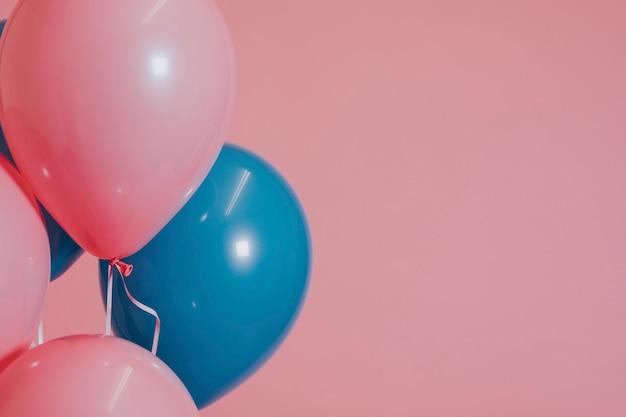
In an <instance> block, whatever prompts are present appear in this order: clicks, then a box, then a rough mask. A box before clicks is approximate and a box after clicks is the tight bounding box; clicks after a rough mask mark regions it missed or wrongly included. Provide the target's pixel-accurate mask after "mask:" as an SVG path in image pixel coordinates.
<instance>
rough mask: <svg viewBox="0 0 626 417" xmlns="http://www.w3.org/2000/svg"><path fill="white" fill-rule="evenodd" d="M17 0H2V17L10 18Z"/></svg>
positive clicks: (0, 15)
mask: <svg viewBox="0 0 626 417" xmlns="http://www.w3.org/2000/svg"><path fill="white" fill-rule="evenodd" d="M16 4H17V0H0V19H8V18H9V15H10V14H11V11H12V10H13V8H14V7H15V5H16Z"/></svg>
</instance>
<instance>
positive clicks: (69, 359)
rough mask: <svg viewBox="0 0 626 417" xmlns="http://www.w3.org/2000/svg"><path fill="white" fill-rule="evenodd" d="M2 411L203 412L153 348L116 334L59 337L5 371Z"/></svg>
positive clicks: (80, 416)
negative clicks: (148, 349) (143, 346)
mask: <svg viewBox="0 0 626 417" xmlns="http://www.w3.org/2000/svg"><path fill="white" fill-rule="evenodd" d="M0 415H1V416H11V417H39V416H50V417H61V416H63V417H85V416H90V417H127V416H150V417H172V416H177V417H192V416H193V417H198V416H199V413H198V410H197V409H196V407H195V405H194V403H193V400H192V399H191V397H190V396H189V393H188V392H187V391H186V390H185V387H184V386H183V384H182V383H181V382H180V380H179V379H178V378H177V377H176V375H175V374H174V373H173V372H172V371H171V370H170V369H169V368H168V367H167V365H165V364H164V363H163V362H162V361H160V360H159V359H158V358H157V357H155V356H154V355H152V354H151V353H150V352H148V351H146V350H144V349H142V348H140V347H139V346H137V345H134V344H132V343H130V342H127V341H126V340H123V339H119V338H116V337H111V336H70V337H65V338H62V339H56V340H53V341H50V342H47V343H44V344H42V345H40V346H37V347H35V348H34V349H31V350H29V351H28V352H26V353H25V354H24V355H22V356H20V357H19V358H18V359H17V360H15V361H14V362H13V363H12V364H11V365H9V366H8V367H7V369H6V370H5V371H4V372H3V373H2V374H0Z"/></svg>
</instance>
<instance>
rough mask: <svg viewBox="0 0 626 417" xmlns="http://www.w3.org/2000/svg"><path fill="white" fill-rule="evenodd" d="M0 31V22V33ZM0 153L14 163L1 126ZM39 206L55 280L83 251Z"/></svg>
mask: <svg viewBox="0 0 626 417" xmlns="http://www.w3.org/2000/svg"><path fill="white" fill-rule="evenodd" d="M1 32H2V22H0V33H1ZM0 154H2V155H4V156H5V157H6V158H7V159H8V160H9V162H11V163H14V162H13V158H12V157H11V152H9V148H8V147H7V144H6V141H5V139H4V133H3V132H2V127H0ZM40 208H41V212H42V213H43V218H44V221H45V224H46V231H47V232H48V243H49V244H50V257H51V269H50V280H55V279H56V278H58V277H60V276H61V275H62V274H63V273H64V272H65V271H67V270H68V269H69V267H70V266H72V265H73V264H74V262H76V260H77V259H78V258H80V256H81V255H82V254H83V252H84V251H83V249H82V248H81V247H80V246H78V244H77V243H76V242H74V241H73V240H72V238H71V237H70V236H69V235H68V234H67V233H66V232H65V230H63V229H62V228H61V226H59V224H58V223H57V222H56V221H55V220H54V219H53V218H52V216H51V215H50V213H48V212H47V211H46V209H44V208H43V207H40Z"/></svg>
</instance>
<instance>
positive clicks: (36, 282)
mask: <svg viewBox="0 0 626 417" xmlns="http://www.w3.org/2000/svg"><path fill="white" fill-rule="evenodd" d="M49 277H50V248H49V246H48V238H47V236H46V229H45V227H44V224H43V220H42V218H41V213H40V212H39V208H38V206H37V201H36V200H35V196H34V195H33V194H32V192H31V191H30V190H29V189H28V186H27V185H26V183H25V182H24V179H23V178H21V177H20V174H19V173H18V172H17V170H15V168H13V166H12V165H11V164H10V163H9V161H7V160H6V159H5V158H4V157H3V156H0V369H2V368H3V367H4V366H6V364H7V363H8V362H10V361H11V360H12V359H13V358H14V357H15V356H16V355H18V354H19V353H20V352H21V351H23V350H24V349H26V348H27V347H28V346H29V344H30V342H31V340H32V339H33V336H34V334H35V331H36V328H37V324H38V323H39V320H40V318H41V312H42V309H43V303H44V298H45V295H46V290H47V288H48V282H49Z"/></svg>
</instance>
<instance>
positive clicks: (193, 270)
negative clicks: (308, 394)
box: [100, 145, 310, 408]
mask: <svg viewBox="0 0 626 417" xmlns="http://www.w3.org/2000/svg"><path fill="white" fill-rule="evenodd" d="M124 262H128V263H130V264H133V265H134V267H135V268H134V272H133V274H132V275H131V276H130V277H128V278H127V279H126V281H127V284H128V288H129V290H130V292H131V294H132V295H133V296H134V297H135V298H137V299H138V300H139V301H141V302H142V303H144V304H146V305H148V306H150V307H152V308H154V309H155V310H156V311H157V313H158V314H159V316H160V318H161V338H160V342H159V345H158V352H157V355H158V356H159V357H160V358H161V359H163V360H164V361H165V362H166V363H167V364H168V365H169V366H170V367H171V368H172V370H173V371H174V372H176V373H177V375H178V376H179V377H180V378H181V380H182V381H183V383H185V385H186V386H187V389H189V392H191V395H192V397H193V398H194V400H195V401H196V405H198V407H199V408H202V407H205V406H206V405H208V404H210V403H211V402H213V401H215V400H216V399H218V398H219V397H220V396H222V395H224V394H225V393H226V392H227V391H229V390H231V389H232V388H234V387H235V386H236V385H238V384H239V383H240V382H242V381H243V380H244V379H245V378H246V377H247V376H249V375H250V374H251V373H252V372H253V371H255V370H256V369H257V368H259V367H260V366H261V365H262V364H263V363H264V362H265V360H266V359H268V357H269V356H270V355H271V354H272V353H273V351H274V350H275V349H276V348H277V347H278V345H279V344H280V343H281V342H282V340H283V339H284V338H285V336H286V334H287V332H288V331H289V329H290V328H291V326H292V324H293V322H294V320H295V318H296V316H297V314H298V312H299V310H300V308H301V305H302V302H303V299H304V295H305V292H306V289H307V286H308V279H309V272H310V240H309V234H308V227H307V223H306V220H305V218H304V213H303V211H302V208H301V207H300V204H299V203H298V201H297V198H296V196H295V194H294V193H293V191H292V190H291V188H290V187H289V185H288V184H287V183H286V182H285V180H284V179H283V178H282V177H281V176H280V174H279V173H278V172H276V171H275V170H274V169H273V168H272V167H270V166H269V165H268V164H267V163H266V162H264V161H262V160H261V159H259V158H258V157H256V156H254V155H253V154H251V153H249V152H247V151H245V150H243V149H240V148H237V147H234V146H230V145H226V146H224V148H223V150H222V152H221V153H220V156H219V158H218V159H217V162H216V163H215V165H214V167H213V169H211V172H210V173H209V175H208V177H207V178H206V180H205V181H204V183H203V184H202V186H201V187H200V188H199V189H198V191H197V192H196V194H195V195H194V196H193V197H192V198H191V200H190V201H189V202H188V203H187V204H186V205H185V207H183V209H182V210H181V211H180V212H179V213H178V214H177V215H176V216H175V217H174V218H173V219H172V221H170V222H169V224H168V225H167V226H165V228H164V229H163V230H161V232H160V233H159V234H158V235H157V236H156V237H155V238H154V239H153V240H152V241H151V242H150V243H149V244H148V245H146V247H144V248H143V249H142V250H141V251H139V252H138V253H137V254H135V255H133V256H131V257H129V258H126V259H124ZM107 267H108V263H107V262H105V261H102V262H101V263H100V278H101V279H100V282H101V288H102V296H103V298H104V299H105V302H106V286H107ZM115 274H116V277H117V278H116V281H115V286H114V291H113V299H112V302H113V308H112V313H113V329H114V331H115V332H116V333H117V334H119V335H120V336H122V337H124V338H127V339H129V340H132V341H134V342H136V343H139V344H141V345H142V346H145V347H146V348H149V347H150V346H151V342H152V335H153V331H154V318H152V317H151V316H149V315H147V314H145V313H143V312H142V311H141V310H139V309H137V308H136V307H134V306H133V305H132V304H131V303H130V301H129V300H128V298H127V296H126V294H125V292H124V289H123V286H122V285H120V283H119V282H117V280H119V279H120V277H119V275H118V274H117V272H115Z"/></svg>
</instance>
